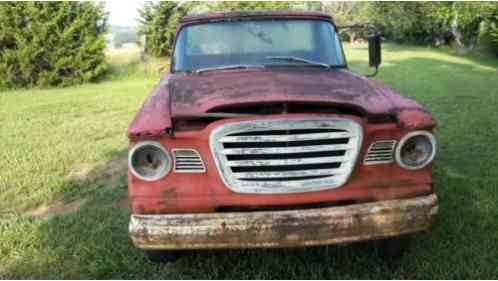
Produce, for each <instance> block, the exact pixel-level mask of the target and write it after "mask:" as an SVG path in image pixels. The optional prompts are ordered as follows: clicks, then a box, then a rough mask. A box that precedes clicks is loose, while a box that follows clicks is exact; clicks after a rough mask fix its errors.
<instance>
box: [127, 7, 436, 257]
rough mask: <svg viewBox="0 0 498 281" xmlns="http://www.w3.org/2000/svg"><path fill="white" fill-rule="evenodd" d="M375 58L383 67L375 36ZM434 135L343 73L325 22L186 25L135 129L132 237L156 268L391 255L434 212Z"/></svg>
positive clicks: (289, 17)
mask: <svg viewBox="0 0 498 281" xmlns="http://www.w3.org/2000/svg"><path fill="white" fill-rule="evenodd" d="M369 53H370V65H371V66H375V67H378V65H379V64H380V39H379V36H378V35H376V36H373V37H372V39H370V41H369ZM435 126H436V124H435V121H434V120H433V118H432V117H431V114H430V113H428V112H427V111H426V110H425V109H424V108H423V107H422V106H420V105H419V104H417V103H416V102H414V101H412V100H409V99H407V98H405V97H402V96H401V95H399V94H398V93H397V92H395V91H394V90H392V89H391V88H389V87H387V86H385V85H383V84H382V83H380V82H378V81H375V80H372V79H370V78H367V77H365V76H363V75H360V74H357V73H355V72H353V71H351V70H350V69H348V66H347V63H346V58H345V56H344V53H343V49H342V45H341V42H340V40H339V37H338V31H337V27H336V26H335V24H334V22H333V21H332V19H331V17H330V16H329V15H327V14H324V13H320V12H296V11H293V12H289V11H273V12H268V11H258V12H228V13H208V14H201V15H191V16H186V17H184V18H182V19H181V21H180V23H179V26H178V29H177V33H176V38H175V42H174V52H173V55H172V58H171V70H170V73H169V74H167V75H165V76H164V77H163V78H162V79H161V81H160V82H159V84H158V85H157V86H156V88H155V89H154V90H153V92H152V94H151V95H150V96H149V97H148V99H147V100H146V101H145V103H144V104H143V106H142V108H141V110H140V111H139V112H138V113H137V115H136V117H135V119H134V120H133V121H132V123H131V124H130V126H129V129H128V136H129V139H130V146H129V163H128V165H129V173H128V182H129V185H128V192H129V199H130V204H131V208H132V215H131V220H130V225H129V232H130V236H131V238H132V240H133V243H134V245H135V246H136V247H138V248H141V249H144V250H145V251H146V253H147V254H148V256H149V258H151V260H153V261H170V260H173V259H174V258H175V257H176V255H175V254H176V253H178V252H179V251H178V250H187V249H214V248H252V247H293V246H309V245H326V244H338V243H347V242H354V241H362V240H372V239H383V241H387V242H389V241H391V242H392V243H394V241H397V240H396V239H393V238H395V237H398V236H400V237H403V236H404V235H405V234H409V233H413V232H418V231H422V230H425V229H427V228H429V226H430V225H431V224H432V221H433V219H434V216H435V215H436V213H437V211H438V204H437V197H436V195H435V194H434V191H433V187H432V168H431V162H432V160H433V159H434V156H435V154H436V139H435V137H434V136H433V134H432V133H431V131H432V129H433V128H434V127H435ZM389 243H390V242H389ZM394 245H398V244H394Z"/></svg>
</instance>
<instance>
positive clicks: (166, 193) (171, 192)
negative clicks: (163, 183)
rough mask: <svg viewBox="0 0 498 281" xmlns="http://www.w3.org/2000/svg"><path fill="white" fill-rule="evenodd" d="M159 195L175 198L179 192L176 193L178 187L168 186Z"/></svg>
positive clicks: (165, 197)
mask: <svg viewBox="0 0 498 281" xmlns="http://www.w3.org/2000/svg"><path fill="white" fill-rule="evenodd" d="M159 196H160V197H161V198H163V199H175V198H176V196H177V194H176V188H174V187H167V188H165V189H164V190H163V191H161V193H160V194H159Z"/></svg>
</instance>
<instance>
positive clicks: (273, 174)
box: [234, 169, 345, 180]
mask: <svg viewBox="0 0 498 281" xmlns="http://www.w3.org/2000/svg"><path fill="white" fill-rule="evenodd" d="M344 172H345V170H344V169H318V170H300V171H287V172H244V173H234V176H235V177H236V178H262V179H263V180H264V179H265V178H293V177H294V178H296V177H309V176H333V175H341V174H343V173H344Z"/></svg>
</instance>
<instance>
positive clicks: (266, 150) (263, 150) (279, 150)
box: [222, 144, 353, 155]
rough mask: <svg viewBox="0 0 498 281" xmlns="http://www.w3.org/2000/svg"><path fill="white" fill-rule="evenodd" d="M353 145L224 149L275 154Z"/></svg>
mask: <svg viewBox="0 0 498 281" xmlns="http://www.w3.org/2000/svg"><path fill="white" fill-rule="evenodd" d="M352 148H353V146H351V145H347V144H337V145H310V146H299V147H272V148H228V149H223V151H222V153H223V154H239V155H244V154H274V153H299V152H316V151H339V150H350V149H352Z"/></svg>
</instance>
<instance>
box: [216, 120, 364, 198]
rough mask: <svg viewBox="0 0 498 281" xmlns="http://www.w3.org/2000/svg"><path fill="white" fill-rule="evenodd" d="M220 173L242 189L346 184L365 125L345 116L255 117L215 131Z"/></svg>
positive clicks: (282, 189) (285, 190)
mask: <svg viewBox="0 0 498 281" xmlns="http://www.w3.org/2000/svg"><path fill="white" fill-rule="evenodd" d="M210 142H211V149H212V152H213V156H214V159H215V162H216V165H217V167H218V170H219V172H220V175H221V177H222V179H223V181H224V182H225V184H226V185H227V187H229V188H230V189H231V190H233V191H236V192H242V193H293V192H306V191H316V190H322V189H329V188H337V187H340V186H341V185H343V184H344V183H345V182H346V181H347V179H348V177H349V175H350V173H351V171H352V169H353V167H354V163H355V161H356V158H357V155H358V151H359V149H360V147H361V142H362V129H361V126H360V125H358V124H357V123H356V122H354V121H352V120H348V119H342V118H310V119H279V120H275V119H273V120H255V121H242V122H238V123H228V124H224V125H222V126H220V127H218V128H216V129H214V130H213V132H212V134H211V137H210Z"/></svg>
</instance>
